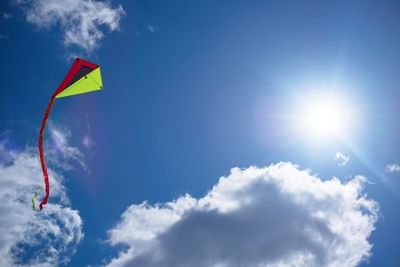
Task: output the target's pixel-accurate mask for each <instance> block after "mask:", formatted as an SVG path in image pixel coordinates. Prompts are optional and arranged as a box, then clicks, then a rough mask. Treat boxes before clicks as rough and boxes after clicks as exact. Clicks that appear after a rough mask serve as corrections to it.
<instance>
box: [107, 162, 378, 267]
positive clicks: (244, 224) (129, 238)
mask: <svg viewBox="0 0 400 267" xmlns="http://www.w3.org/2000/svg"><path fill="white" fill-rule="evenodd" d="M365 180H366V179H365V178H363V177H361V176H358V177H356V178H354V179H353V180H351V181H350V182H348V183H345V184H343V183H341V182H340V181H339V180H337V179H335V178H333V179H331V180H326V181H323V180H321V179H319V178H318V177H316V176H313V175H311V174H310V173H309V172H308V171H304V170H300V169H299V168H298V167H297V166H295V165H293V164H291V163H279V164H276V165H271V166H270V167H266V168H256V167H251V168H248V169H245V170H241V169H238V168H234V169H232V171H231V174H230V175H229V176H227V177H221V178H220V180H219V182H218V183H217V184H216V185H215V186H214V187H213V188H212V190H211V191H210V192H208V194H206V195H205V196H204V197H202V198H199V199H196V198H193V197H191V196H189V195H186V196H182V197H179V198H178V199H177V200H175V201H172V202H168V203H165V204H156V205H149V204H147V203H146V202H145V203H142V204H140V205H131V206H130V207H128V208H127V209H126V211H125V212H124V213H123V214H122V217H121V221H120V222H119V223H118V224H117V225H116V226H115V227H114V228H112V229H111V230H110V231H109V232H108V235H109V239H108V241H109V243H110V244H111V245H123V246H124V247H125V248H126V249H125V250H122V251H120V253H119V255H118V257H116V258H114V259H113V260H111V261H110V262H109V264H108V266H143V267H146V266H176V267H179V266H193V267H196V266H357V265H358V264H359V263H360V262H362V261H363V260H366V259H367V258H368V257H369V256H370V251H371V247H372V245H371V244H370V243H369V241H368V237H369V236H370V234H371V232H372V231H373V230H374V227H375V226H374V225H375V222H376V220H377V217H378V216H377V213H378V206H377V203H376V202H375V201H373V200H371V199H368V198H367V197H366V196H365V195H364V194H362V187H363V183H364V182H365ZM349 220H350V221H349Z"/></svg>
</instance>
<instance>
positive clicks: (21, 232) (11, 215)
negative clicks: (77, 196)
mask: <svg viewBox="0 0 400 267" xmlns="http://www.w3.org/2000/svg"><path fill="white" fill-rule="evenodd" d="M49 176H50V184H51V195H50V196H51V197H50V201H49V203H48V204H47V205H46V206H45V208H44V209H43V210H42V211H41V212H35V211H32V203H31V198H32V196H33V194H34V191H35V189H36V187H37V186H38V185H40V184H41V181H42V179H43V178H42V171H41V167H40V164H39V159H38V155H37V149H36V148H32V147H26V148H24V149H23V150H20V151H17V150H11V149H8V148H7V141H5V140H2V141H0V214H1V216H0V233H1V235H0V266H58V265H60V264H66V263H68V262H69V259H70V257H71V256H72V255H73V254H74V253H75V251H76V248H77V245H78V244H79V243H80V242H81V240H82V239H83V232H82V219H81V217H80V216H79V213H78V211H76V210H73V209H71V208H70V207H68V205H69V200H68V197H67V195H66V190H65V188H64V186H63V180H64V178H63V176H62V175H61V174H60V173H59V172H58V171H56V170H54V169H53V168H50V169H49ZM42 197H43V194H42V195H40V196H39V197H38V199H39V201H40V200H41V199H42Z"/></svg>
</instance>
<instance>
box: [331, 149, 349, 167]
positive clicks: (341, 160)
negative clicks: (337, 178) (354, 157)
mask: <svg viewBox="0 0 400 267" xmlns="http://www.w3.org/2000/svg"><path fill="white" fill-rule="evenodd" d="M335 160H336V161H338V165H339V166H346V165H347V163H349V160H350V157H349V156H346V155H345V154H343V153H342V152H336V154H335Z"/></svg>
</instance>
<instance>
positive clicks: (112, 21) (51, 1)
mask: <svg viewBox="0 0 400 267" xmlns="http://www.w3.org/2000/svg"><path fill="white" fill-rule="evenodd" d="M17 3H19V5H21V6H23V7H24V10H25V12H26V19H27V21H28V22H30V23H32V24H33V25H36V26H38V27H39V28H51V27H55V26H60V27H61V29H62V31H63V33H64V43H65V45H67V46H68V45H76V46H78V47H80V48H83V49H84V50H85V51H87V52H90V51H92V50H93V49H95V48H97V47H98V46H99V42H100V40H101V39H103V37H104V30H103V28H102V27H104V26H105V27H107V28H108V29H109V31H114V30H116V29H118V28H119V25H120V19H121V17H122V16H123V15H124V14H125V12H124V9H123V8H122V6H121V5H119V6H117V7H112V6H111V4H110V3H108V2H102V1H95V0H64V1H59V0H35V1H33V0H27V1H17Z"/></svg>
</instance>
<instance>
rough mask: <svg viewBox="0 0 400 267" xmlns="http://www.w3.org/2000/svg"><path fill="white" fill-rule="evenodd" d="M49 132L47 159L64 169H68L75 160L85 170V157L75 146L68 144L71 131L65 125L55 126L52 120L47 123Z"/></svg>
mask: <svg viewBox="0 0 400 267" xmlns="http://www.w3.org/2000/svg"><path fill="white" fill-rule="evenodd" d="M48 128H49V129H48V131H49V133H50V137H51V138H50V142H49V143H48V145H49V147H48V149H47V153H49V154H50V155H51V157H49V161H51V162H52V163H54V164H55V165H56V166H58V167H61V168H63V169H64V170H70V169H71V168H72V165H71V164H72V163H73V162H76V163H78V164H79V165H81V167H82V168H83V169H85V170H87V168H86V164H85V157H84V154H83V153H82V152H81V151H80V150H79V149H78V148H77V147H73V146H71V145H70V144H69V138H70V137H71V132H70V131H69V129H68V128H66V127H61V126H60V127H57V126H56V125H55V124H54V123H53V122H50V123H49V125H48Z"/></svg>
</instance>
